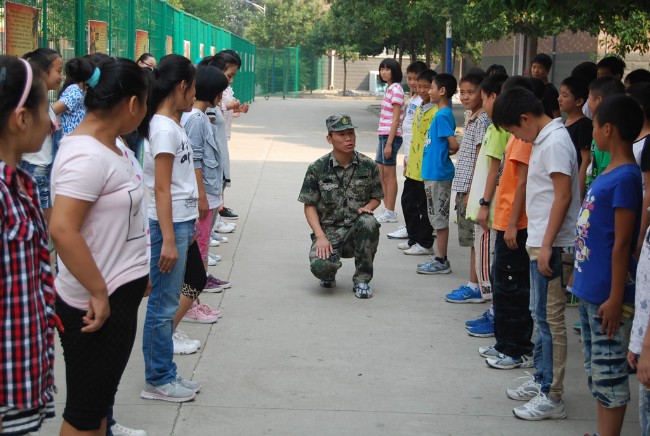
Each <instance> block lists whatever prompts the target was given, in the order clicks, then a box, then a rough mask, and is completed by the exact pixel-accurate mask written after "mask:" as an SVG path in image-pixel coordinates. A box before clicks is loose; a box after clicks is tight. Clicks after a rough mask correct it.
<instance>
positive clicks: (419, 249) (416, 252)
mask: <svg viewBox="0 0 650 436" xmlns="http://www.w3.org/2000/svg"><path fill="white" fill-rule="evenodd" d="M403 253H404V254H409V255H412V256H426V255H429V254H433V247H430V248H424V247H423V246H421V245H420V244H418V243H417V242H416V243H415V244H413V245H412V246H411V248H409V249H407V250H404V251H403Z"/></svg>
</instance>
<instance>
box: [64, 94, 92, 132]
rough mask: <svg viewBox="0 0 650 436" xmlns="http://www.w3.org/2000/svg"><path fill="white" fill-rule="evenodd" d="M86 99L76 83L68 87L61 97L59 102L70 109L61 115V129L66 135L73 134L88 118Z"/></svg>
mask: <svg viewBox="0 0 650 436" xmlns="http://www.w3.org/2000/svg"><path fill="white" fill-rule="evenodd" d="M85 97H86V95H85V94H84V92H83V91H82V90H81V88H79V85H77V84H76V83H73V84H72V85H70V86H68V87H67V88H66V89H65V91H63V93H62V94H61V97H59V101H60V102H62V103H63V104H65V106H66V107H67V108H68V109H67V110H66V111H65V112H63V113H62V114H61V129H62V130H63V134H64V135H69V134H70V133H72V131H73V130H74V129H76V128H77V126H78V125H79V123H81V122H82V121H83V119H84V117H85V116H86V106H85V105H84V98H85Z"/></svg>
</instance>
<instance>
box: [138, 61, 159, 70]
mask: <svg viewBox="0 0 650 436" xmlns="http://www.w3.org/2000/svg"><path fill="white" fill-rule="evenodd" d="M140 63H141V64H143V65H144V66H145V67H147V68H149V69H151V70H153V69H154V68H156V66H155V65H151V64H149V63H147V62H145V61H140Z"/></svg>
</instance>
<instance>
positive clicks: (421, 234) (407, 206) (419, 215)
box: [402, 177, 433, 248]
mask: <svg viewBox="0 0 650 436" xmlns="http://www.w3.org/2000/svg"><path fill="white" fill-rule="evenodd" d="M402 212H404V221H405V223H406V231H407V232H408V235H409V241H408V242H409V245H414V244H415V243H418V244H420V245H421V246H423V247H424V248H431V247H432V246H433V227H431V223H430V222H429V215H428V214H427V195H426V194H425V192H424V182H419V181H417V180H413V179H409V178H408V177H407V178H406V180H404V189H403V190H402Z"/></svg>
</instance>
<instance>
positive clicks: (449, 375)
mask: <svg viewBox="0 0 650 436" xmlns="http://www.w3.org/2000/svg"><path fill="white" fill-rule="evenodd" d="M367 106H368V103H367V102H355V101H353V100H350V101H348V100H345V101H333V100H308V99H301V100H280V99H271V100H268V101H265V100H263V99H261V100H258V101H257V102H255V104H254V105H252V107H251V112H250V113H249V114H248V115H245V116H242V118H241V119H240V120H237V125H236V126H235V127H234V132H233V137H232V145H231V157H232V173H233V186H232V188H231V189H229V190H227V191H226V202H227V204H228V205H229V206H230V207H232V208H233V209H235V210H236V211H237V212H239V214H240V219H239V220H238V222H237V223H238V227H237V230H236V232H235V233H233V234H232V235H229V237H230V238H231V239H230V242H229V243H227V244H223V245H222V247H218V248H215V249H212V250H213V252H216V253H219V254H221V255H222V256H223V258H224V260H223V261H222V262H221V263H220V264H219V265H218V266H217V267H212V268H211V271H212V272H213V274H215V275H217V276H218V277H222V278H228V279H229V280H231V281H232V282H233V283H234V286H233V288H232V289H229V290H227V291H226V292H224V293H223V294H208V295H206V296H205V297H204V301H206V302H208V303H209V304H211V305H213V306H219V307H220V308H221V309H222V310H223V311H224V317H223V318H222V319H221V320H220V321H219V323H218V324H215V325H211V326H206V325H197V324H189V325H187V324H186V323H183V325H182V326H181V327H182V328H183V329H185V331H186V332H187V333H188V334H189V335H190V336H191V337H193V338H199V339H201V340H202V341H204V343H205V344H204V346H203V348H202V349H201V350H200V352H199V353H197V354H194V355H191V356H180V357H178V358H177V359H176V362H177V363H178V366H179V371H180V373H181V374H182V375H183V376H185V377H192V378H194V379H195V380H200V381H201V382H202V384H203V389H202V391H201V393H200V394H199V395H198V396H197V398H196V400H195V401H193V402H191V403H186V404H183V405H176V404H172V403H163V402H156V401H148V400H142V399H140V398H139V393H140V389H141V387H142V382H143V361H142V352H141V348H140V344H141V342H140V341H141V338H140V337H138V339H137V340H136V345H135V347H134V350H133V353H132V355H131V360H130V362H129V366H128V368H127V370H126V373H125V375H124V378H123V380H122V384H121V386H120V391H119V392H118V396H117V400H116V401H117V404H116V408H115V412H116V417H117V419H118V420H119V421H120V422H122V423H124V424H125V425H129V426H132V427H137V428H144V429H147V430H148V432H149V435H150V436H158V435H198V436H203V435H206V436H208V435H227V436H240V435H241V436H255V435H265V434H275V435H336V436H340V435H354V436H359V435H386V436H394V435H461V434H463V435H464V434H486V435H500V434H503V435H549V434H557V435H582V434H584V433H587V432H591V433H594V432H595V431H596V421H595V417H596V414H595V405H594V401H593V400H592V398H591V396H590V395H589V393H588V389H587V385H586V380H585V375H584V372H583V370H582V365H581V352H580V344H579V342H578V336H577V335H575V334H574V333H573V332H570V333H569V363H568V367H567V375H566V380H565V385H566V395H565V400H566V404H567V410H568V415H569V418H568V419H566V420H561V421H543V422H525V421H520V420H518V419H516V418H515V417H514V416H513V415H512V411H511V410H512V408H513V407H514V406H516V405H518V403H516V402H513V401H512V400H509V399H508V398H507V397H506V395H505V388H506V387H509V386H513V385H514V384H515V383H513V380H514V379H515V378H516V377H519V376H522V375H524V371H523V370H513V371H499V370H494V369H490V368H488V367H487V366H486V365H485V364H484V362H483V359H482V358H480V356H479V355H478V354H477V351H476V350H477V348H478V347H479V346H482V345H490V344H491V343H492V341H491V340H490V339H476V338H471V337H469V336H467V334H466V331H465V329H464V327H463V323H464V321H465V320H466V319H469V318H473V317H475V316H478V315H480V313H482V311H484V310H485V309H486V308H487V306H485V305H482V304H476V305H452V304H449V303H445V302H444V301H443V296H444V293H445V292H446V291H448V290H449V289H453V288H455V287H456V286H457V285H459V284H461V283H464V282H466V281H467V278H468V262H469V259H468V257H469V256H468V255H469V253H468V252H467V251H466V250H460V249H459V248H458V245H457V242H456V241H457V237H456V233H455V228H454V226H452V236H451V238H450V241H451V243H450V255H449V256H450V260H451V263H452V268H453V271H454V272H453V273H452V274H450V275H446V276H440V277H437V276H424V275H418V274H416V273H415V264H416V263H417V262H418V261H419V260H420V259H421V258H413V257H410V256H405V255H403V254H402V253H401V252H399V251H398V250H397V249H396V247H395V245H396V243H395V242H394V241H390V240H388V239H387V238H386V236H385V235H386V233H388V232H389V231H392V230H393V229H395V228H396V224H386V225H384V226H383V227H382V229H381V230H382V237H381V243H380V247H379V252H378V255H377V259H376V263H375V269H376V272H375V279H374V280H373V282H372V285H373V287H374V289H375V297H374V298H372V299H371V300H367V301H362V300H358V299H356V298H355V297H354V295H353V293H352V282H351V278H352V273H353V265H352V261H351V260H348V261H347V262H345V264H344V267H343V268H342V270H341V271H340V273H339V275H338V288H336V289H334V290H324V289H321V288H319V287H318V284H317V281H316V280H315V279H314V278H313V277H312V276H311V274H310V273H309V269H308V262H307V253H308V249H309V237H308V235H309V229H308V226H307V224H306V222H305V219H304V215H303V212H302V205H301V204H300V203H298V202H297V201H296V198H297V196H298V192H299V190H300V186H301V182H302V178H303V175H304V172H305V170H306V168H307V165H308V163H309V162H311V161H313V160H315V159H316V158H318V157H320V156H321V155H323V154H325V153H326V152H328V150H329V148H328V144H327V143H326V141H325V134H326V133H325V124H324V120H325V118H326V117H327V116H328V115H330V114H332V113H335V112H338V111H347V112H348V113H349V114H350V115H351V116H352V119H353V121H354V123H355V124H356V125H357V126H359V127H360V128H359V130H358V133H357V135H358V149H359V150H360V151H362V152H364V153H368V154H370V155H373V152H374V147H375V142H376V139H375V133H374V130H375V128H376V124H377V118H376V116H374V115H371V114H370V113H369V112H367V111H366V107H367ZM399 171H401V167H400V168H399ZM144 306H145V304H143V305H142V306H141V311H140V314H141V319H140V324H142V321H143V316H144V310H143V309H144ZM567 318H568V323H570V324H573V322H575V321H576V320H577V310H576V308H573V307H571V308H568V309H567ZM57 358H58V360H57V371H56V375H57V382H58V385H59V394H58V396H57V401H58V402H59V404H58V405H57V413H58V416H59V417H60V415H61V413H62V408H63V402H64V401H65V382H64V374H63V369H64V366H63V365H64V363H63V358H62V356H61V351H60V347H59V349H58V354H57ZM631 385H632V386H633V397H634V401H633V402H632V403H631V405H630V407H629V408H628V413H627V419H626V424H625V428H624V434H627V435H630V434H638V417H637V412H636V409H637V404H638V403H637V400H636V398H637V394H636V386H637V382H636V379H635V378H633V379H632V381H631ZM58 420H60V418H58ZM58 420H57V422H56V423H55V424H49V425H48V426H47V427H46V428H45V429H44V430H43V431H42V432H41V434H47V435H50V434H56V432H57V430H56V429H57V428H58V425H59V422H60V421H58Z"/></svg>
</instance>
